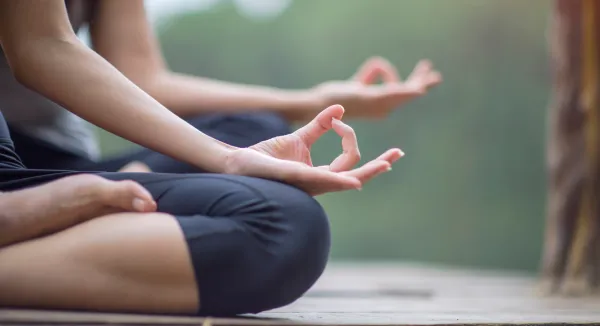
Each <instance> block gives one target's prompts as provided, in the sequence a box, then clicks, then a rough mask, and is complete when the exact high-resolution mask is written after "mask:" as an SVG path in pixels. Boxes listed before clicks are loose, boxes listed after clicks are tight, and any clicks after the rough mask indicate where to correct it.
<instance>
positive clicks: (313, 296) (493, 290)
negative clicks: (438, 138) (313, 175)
mask: <svg viewBox="0 0 600 326" xmlns="http://www.w3.org/2000/svg"><path fill="white" fill-rule="evenodd" d="M534 286H535V283H534V279H533V278H531V277H529V276H524V275H518V274H511V273H496V272H477V271H465V270H459V269H448V268H443V269H442V268H432V267H423V266H414V265H408V266H407V265H397V264H339V263H338V264H332V265H331V266H330V267H329V268H328V270H327V271H326V273H325V275H324V276H323V277H322V278H321V279H320V280H319V282H318V283H317V284H316V285H315V286H314V287H313V289H311V291H309V293H307V295H306V296H305V297H304V298H302V299H300V300H298V301H297V302H295V303H294V304H292V305H290V306H287V307H284V308H281V309H277V310H274V311H271V312H269V313H264V314H261V315H259V316H258V318H257V317H254V316H249V318H239V319H213V318H208V319H203V318H186V317H167V316H140V315H118V314H94V313H70V312H48V311H31V310H7V309H0V325H10V324H21V325H23V324H27V325H42V324H64V325H66V324H71V325H99V324H112V325H203V326H207V325H289V324H308V325H448V324H462V325H465V324H468V325H498V324H508V325H510V324H528V325H551V324H563V325H564V324H569V325H575V324H600V300H599V299H591V298H590V299H556V298H552V299H550V298H540V297H538V296H536V294H535V291H534Z"/></svg>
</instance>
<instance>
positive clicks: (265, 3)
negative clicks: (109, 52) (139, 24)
mask: <svg viewBox="0 0 600 326" xmlns="http://www.w3.org/2000/svg"><path fill="white" fill-rule="evenodd" d="M123 1H124V0H123ZM224 1H229V2H233V3H234V4H235V5H236V7H237V8H238V10H239V12H240V13H241V14H242V15H244V16H246V17H248V18H252V19H266V18H271V17H276V16H278V15H279V14H281V13H282V12H283V11H285V9H287V7H288V6H289V5H290V4H291V2H292V1H293V0H145V1H144V2H145V5H146V11H147V13H148V16H149V19H150V21H151V22H152V24H153V25H155V26H156V24H159V23H160V22H161V21H163V20H164V19H166V18H169V17H171V16H172V15H177V14H180V13H184V12H186V11H202V10H207V9H210V8H211V7H212V6H214V5H215V4H218V3H220V2H224ZM79 36H80V38H81V40H82V41H83V42H84V43H86V44H89V36H88V33H87V30H86V29H83V30H82V31H81V32H80V33H79Z"/></svg>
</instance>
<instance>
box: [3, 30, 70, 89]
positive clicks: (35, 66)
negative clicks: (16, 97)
mask: <svg viewBox="0 0 600 326" xmlns="http://www.w3.org/2000/svg"><path fill="white" fill-rule="evenodd" d="M77 42H79V40H78V39H77V38H75V39H71V38H39V39H35V40H28V41H23V42H19V44H14V45H12V46H7V47H6V50H5V56H6V60H7V62H8V65H9V67H10V70H11V72H12V75H13V76H14V78H15V79H16V80H17V81H18V82H19V83H21V84H22V85H23V86H25V87H27V88H30V89H33V90H35V88H36V87H35V85H36V84H37V83H36V82H38V81H40V80H43V76H44V75H45V73H44V71H45V69H44V67H47V63H50V62H51V61H53V60H54V56H57V55H59V54H60V53H61V51H58V49H60V48H64V47H73V46H76V45H77ZM64 60H68V59H64Z"/></svg>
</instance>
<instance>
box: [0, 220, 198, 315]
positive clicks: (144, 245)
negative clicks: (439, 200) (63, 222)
mask: <svg viewBox="0 0 600 326" xmlns="http://www.w3.org/2000/svg"><path fill="white" fill-rule="evenodd" d="M0 289H1V291H0V306H13V307H37V308H51V309H55V308H58V309H85V310H93V311H94V310H95V311H114V312H150V313H152V312H160V313H194V312H195V311H196V309H197V306H198V302H197V290H196V285H195V280H194V274H193V270H192V265H191V262H190V257H189V255H188V251H187V247H186V243H185V240H184V237H183V235H182V233H181V230H180V229H179V226H178V224H177V222H176V220H175V219H174V218H173V217H171V216H169V215H166V214H157V213H121V214H114V215H109V216H106V217H101V218H97V219H94V220H91V221H88V222H86V223H83V224H80V225H77V226H74V227H72V228H70V229H68V230H65V231H62V232H59V233H56V234H53V235H51V236H48V237H44V238H40V239H36V240H32V241H27V242H22V243H19V244H16V245H13V246H9V247H5V248H3V249H0Z"/></svg>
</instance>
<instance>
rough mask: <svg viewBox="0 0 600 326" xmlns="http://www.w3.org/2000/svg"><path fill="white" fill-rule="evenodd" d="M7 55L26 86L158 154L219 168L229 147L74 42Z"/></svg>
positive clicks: (42, 44) (49, 42)
mask: <svg viewBox="0 0 600 326" xmlns="http://www.w3.org/2000/svg"><path fill="white" fill-rule="evenodd" d="M10 54H11V55H9V60H10V64H11V67H12V68H13V71H14V72H15V75H16V77H17V78H18V79H19V80H20V81H21V82H22V83H23V84H24V85H26V86H28V87H29V88H31V89H33V90H34V91H37V92H39V93H41V94H43V95H45V96H46V97H48V98H50V99H52V100H53V101H55V102H57V103H59V104H61V105H63V106H64V107H65V108H67V109H68V110H70V111H71V112H73V113H75V114H77V115H79V116H81V117H82V118H84V119H86V120H87V121H89V122H91V123H93V124H95V125H97V126H99V127H101V128H104V129H106V130H107V131H109V132H112V133H114V134H116V135H118V136H121V137H123V138H125V139H128V140H130V141H132V142H135V143H137V144H140V145H142V146H145V147H148V148H151V149H153V150H155V151H157V152H161V153H163V154H165V155H169V156H171V157H173V158H176V159H179V160H181V161H184V162H187V163H190V164H193V165H195V166H198V167H200V168H202V169H205V170H207V171H213V172H221V170H222V167H223V162H224V159H225V157H226V155H227V153H228V151H229V150H230V149H231V147H230V146H228V145H225V144H223V143H221V142H218V141H217V140H214V139H213V138H210V137H209V136H207V135H205V134H203V133H201V132H199V131H198V130H196V129H195V128H194V127H192V126H191V125H189V124H188V123H186V122H185V121H184V120H182V119H180V118H179V117H178V116H176V115H175V114H173V113H172V112H171V111H169V110H167V109H166V108H165V107H164V106H163V105H161V104H160V103H159V102H158V101H156V100H155V99H153V98H152V97H151V96H149V95H148V94H146V93H145V92H144V91H142V90H141V89H140V88H139V87H137V86H136V85H135V84H134V83H132V82H131V81H129V80H128V79H127V78H125V77H124V76H123V75H122V74H121V73H120V72H119V71H118V70H116V69H115V68H114V67H113V66H111V65H110V64H109V63H108V62H106V61H105V60H104V59H102V58H101V57H100V56H98V55H97V54H96V53H94V52H93V51H91V50H89V49H88V48H87V47H85V46H84V45H83V44H81V43H80V42H79V41H78V40H76V39H75V40H67V41H65V40H58V39H51V38H49V39H41V40H35V41H31V42H28V44H27V46H26V47H20V48H19V49H18V51H16V53H15V52H12V53H10ZM11 58H17V59H11Z"/></svg>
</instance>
